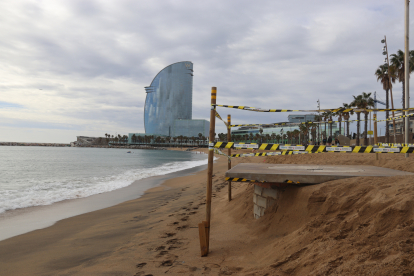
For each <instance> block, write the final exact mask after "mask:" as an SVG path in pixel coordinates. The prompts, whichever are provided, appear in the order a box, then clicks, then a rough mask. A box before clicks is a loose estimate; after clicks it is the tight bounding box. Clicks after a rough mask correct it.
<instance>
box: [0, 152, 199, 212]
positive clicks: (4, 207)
mask: <svg viewBox="0 0 414 276" xmlns="http://www.w3.org/2000/svg"><path fill="white" fill-rule="evenodd" d="M205 164H207V159H204V160H198V161H180V162H170V163H165V164H163V165H161V166H158V167H154V168H142V169H133V170H127V171H125V172H123V173H120V174H116V175H111V176H105V177H99V176H94V177H88V178H84V179H76V178H72V179H69V180H67V181H43V182H36V181H31V183H30V184H31V185H30V187H26V188H25V189H20V190H19V189H5V190H2V191H0V198H2V201H1V202H0V213H3V212H5V211H8V210H14V209H19V208H27V207H32V206H40V205H50V204H52V203H55V202H59V201H62V200H67V199H76V198H83V197H88V196H91V195H95V194H100V193H105V192H110V191H113V190H117V189H120V188H124V187H127V186H129V185H131V184H132V183H133V182H134V181H136V180H140V179H144V178H148V177H152V176H158V175H165V174H169V173H173V172H177V171H182V170H186V169H190V168H194V167H198V166H201V165H205ZM145 189H146V188H145V187H142V191H141V192H142V193H143V192H144V191H145ZM138 196H139V195H138Z"/></svg>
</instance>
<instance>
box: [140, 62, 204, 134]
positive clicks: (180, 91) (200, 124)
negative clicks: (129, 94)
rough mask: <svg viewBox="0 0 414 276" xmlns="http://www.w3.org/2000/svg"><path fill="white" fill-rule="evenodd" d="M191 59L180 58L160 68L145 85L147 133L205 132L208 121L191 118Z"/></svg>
mask: <svg viewBox="0 0 414 276" xmlns="http://www.w3.org/2000/svg"><path fill="white" fill-rule="evenodd" d="M193 72H194V71H193V63H192V62H191V61H182V62H177V63H173V64H171V65H169V66H167V67H165V68H164V69H162V70H161V71H160V72H159V73H158V74H157V75H156V76H155V78H154V79H153V81H152V82H151V85H150V86H147V87H145V91H146V93H147V97H146V99H145V107H144V122H145V134H146V135H160V136H170V137H177V136H180V135H183V136H187V137H193V136H194V137H198V135H199V133H202V135H203V136H206V137H207V136H208V131H209V122H208V121H207V120H193V119H192V109H193V75H194V74H193Z"/></svg>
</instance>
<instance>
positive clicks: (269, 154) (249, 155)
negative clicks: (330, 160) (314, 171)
mask: <svg viewBox="0 0 414 276" xmlns="http://www.w3.org/2000/svg"><path fill="white" fill-rule="evenodd" d="M307 153H309V152H307V151H293V150H286V151H276V152H256V153H238V154H232V155H230V157H233V158H234V157H255V156H275V155H296V154H307Z"/></svg>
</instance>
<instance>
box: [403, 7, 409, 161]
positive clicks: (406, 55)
mask: <svg viewBox="0 0 414 276" xmlns="http://www.w3.org/2000/svg"><path fill="white" fill-rule="evenodd" d="M409 6H410V1H409V0H405V35H404V38H405V53H404V80H405V95H404V96H405V100H404V108H405V109H407V108H409V107H410V91H409V90H410V69H409V68H410V66H409V65H410V64H409V58H410V47H409V44H410V43H409V42H410V39H409V24H410V23H409V18H410V9H409ZM405 115H408V110H406V111H405ZM404 125H405V133H404V143H406V144H408V139H409V138H408V135H409V134H410V125H409V118H408V117H405V118H404ZM408 156H409V154H408V153H406V154H405V157H408Z"/></svg>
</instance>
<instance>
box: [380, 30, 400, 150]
mask: <svg viewBox="0 0 414 276" xmlns="http://www.w3.org/2000/svg"><path fill="white" fill-rule="evenodd" d="M381 43H384V44H385V46H384V48H383V49H382V50H383V52H382V54H383V55H387V57H386V58H385V60H384V62H387V65H388V67H387V70H388V72H387V75H388V82H389V84H390V97H391V108H392V109H394V100H393V97H392V82H391V75H390V59H389V58H388V46H387V36H385V35H384V39H383V40H381ZM387 108H388V107H387ZM392 117H393V118H394V117H395V116H394V111H392ZM387 119H388V118H387ZM392 126H393V129H394V143H397V136H396V132H397V130H396V127H395V119H392Z"/></svg>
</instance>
